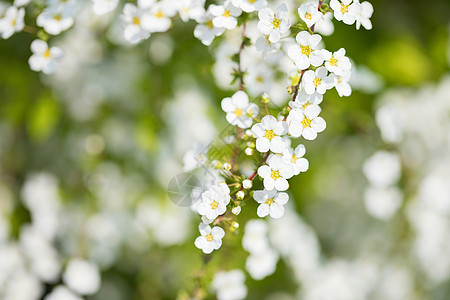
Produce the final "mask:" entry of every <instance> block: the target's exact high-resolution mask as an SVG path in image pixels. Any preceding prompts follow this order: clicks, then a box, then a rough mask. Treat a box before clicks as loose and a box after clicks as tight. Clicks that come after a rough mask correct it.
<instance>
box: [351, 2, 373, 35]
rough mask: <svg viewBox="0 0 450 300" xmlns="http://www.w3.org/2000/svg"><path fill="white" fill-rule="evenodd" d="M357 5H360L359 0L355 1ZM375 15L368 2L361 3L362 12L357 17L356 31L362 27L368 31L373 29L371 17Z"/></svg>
mask: <svg viewBox="0 0 450 300" xmlns="http://www.w3.org/2000/svg"><path fill="white" fill-rule="evenodd" d="M355 3H359V0H355ZM372 14H373V6H372V4H370V3H369V2H367V1H364V2H363V3H361V12H360V13H359V14H357V15H356V29H358V30H359V27H360V26H361V25H362V26H363V27H364V28H366V29H367V30H370V29H372V22H370V17H372Z"/></svg>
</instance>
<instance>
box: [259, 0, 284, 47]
mask: <svg viewBox="0 0 450 300" xmlns="http://www.w3.org/2000/svg"><path fill="white" fill-rule="evenodd" d="M258 17H259V22H258V29H259V31H261V32H262V33H263V34H264V35H267V36H269V38H268V39H269V41H270V42H271V43H276V42H278V41H279V40H280V39H281V37H282V36H284V35H285V34H286V33H287V32H288V31H289V27H290V26H291V21H290V20H289V16H288V9H287V6H286V4H284V3H283V4H280V5H279V6H278V7H277V9H276V11H275V12H274V11H273V10H272V9H270V8H264V9H263V10H261V11H259V13H258Z"/></svg>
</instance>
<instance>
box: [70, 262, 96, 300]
mask: <svg viewBox="0 0 450 300" xmlns="http://www.w3.org/2000/svg"><path fill="white" fill-rule="evenodd" d="M63 279H64V282H65V283H66V285H67V286H68V287H69V288H70V289H71V290H73V291H75V292H77V293H78V294H80V295H92V294H95V293H97V291H98V290H99V288H100V272H99V270H98V267H97V266H96V265H94V264H92V263H90V262H88V261H85V260H81V259H77V258H75V259H72V260H70V261H69V263H68V265H67V268H66V271H65V272H64V275H63Z"/></svg>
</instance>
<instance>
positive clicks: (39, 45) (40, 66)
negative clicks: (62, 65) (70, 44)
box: [29, 40, 63, 74]
mask: <svg viewBox="0 0 450 300" xmlns="http://www.w3.org/2000/svg"><path fill="white" fill-rule="evenodd" d="M31 51H32V52H33V55H32V56H31V57H30V59H29V64H30V68H31V70H33V71H38V72H39V71H42V72H43V73H44V74H51V73H53V72H55V71H56V67H57V65H58V61H59V60H60V59H61V58H62V56H63V51H62V50H61V49H60V48H59V47H49V46H48V45H47V43H46V42H44V41H42V40H34V41H33V42H32V43H31Z"/></svg>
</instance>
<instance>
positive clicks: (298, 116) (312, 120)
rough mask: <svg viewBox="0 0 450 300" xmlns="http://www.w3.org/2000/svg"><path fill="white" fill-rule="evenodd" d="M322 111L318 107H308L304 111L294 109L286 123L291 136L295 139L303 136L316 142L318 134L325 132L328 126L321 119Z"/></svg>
mask: <svg viewBox="0 0 450 300" xmlns="http://www.w3.org/2000/svg"><path fill="white" fill-rule="evenodd" d="M320 111H321V109H320V107H319V106H318V105H315V104H314V105H308V106H307V107H306V108H305V109H304V110H301V109H298V108H294V109H292V110H291V111H290V112H289V115H288V117H287V118H286V122H287V124H288V126H289V134H290V135H292V136H293V137H300V136H303V137H304V138H305V139H307V140H314V139H315V138H316V137H317V133H319V132H322V131H324V130H325V128H326V126H327V124H326V123H325V120H324V119H323V118H322V117H319V113H320Z"/></svg>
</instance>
